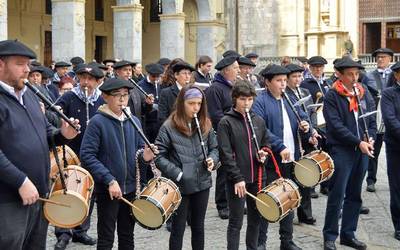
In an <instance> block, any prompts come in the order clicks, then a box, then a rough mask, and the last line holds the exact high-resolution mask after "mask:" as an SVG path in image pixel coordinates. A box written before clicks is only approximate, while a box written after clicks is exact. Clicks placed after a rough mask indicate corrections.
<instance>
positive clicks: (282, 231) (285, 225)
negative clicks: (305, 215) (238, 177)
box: [258, 163, 294, 245]
mask: <svg viewBox="0 0 400 250" xmlns="http://www.w3.org/2000/svg"><path fill="white" fill-rule="evenodd" d="M271 165H272V164H268V166H267V167H266V171H265V174H266V186H268V185H269V184H270V183H271V182H273V181H274V180H276V179H278V175H277V174H276V173H275V169H274V168H273V167H272V166H271ZM280 171H281V174H282V177H283V178H286V179H292V173H293V164H292V163H289V164H280ZM293 218H294V212H293V211H291V212H289V214H288V215H286V217H285V218H283V219H282V220H280V221H279V235H280V240H281V242H282V241H283V242H288V241H291V240H293ZM268 225H269V223H268V221H267V220H265V219H264V218H263V219H262V220H261V224H260V230H259V236H258V245H262V244H265V243H266V242H267V234H268Z"/></svg>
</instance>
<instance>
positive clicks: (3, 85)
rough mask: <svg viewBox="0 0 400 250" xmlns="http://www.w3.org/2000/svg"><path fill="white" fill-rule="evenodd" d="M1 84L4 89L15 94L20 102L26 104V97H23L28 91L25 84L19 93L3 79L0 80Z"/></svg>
mask: <svg viewBox="0 0 400 250" xmlns="http://www.w3.org/2000/svg"><path fill="white" fill-rule="evenodd" d="M0 86H1V87H3V89H5V90H6V91H7V92H8V93H9V94H10V95H12V96H14V97H15V98H17V100H18V102H19V103H20V104H21V105H22V106H23V105H24V99H23V98H22V97H23V96H24V94H25V92H26V88H27V87H26V86H24V88H23V89H22V90H21V91H19V93H18V94H19V95H17V93H16V92H15V89H14V87H11V86H10V85H8V84H6V83H4V82H3V81H0Z"/></svg>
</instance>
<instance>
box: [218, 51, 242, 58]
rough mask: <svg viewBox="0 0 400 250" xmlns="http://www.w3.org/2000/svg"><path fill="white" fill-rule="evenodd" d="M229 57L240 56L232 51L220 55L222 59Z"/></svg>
mask: <svg viewBox="0 0 400 250" xmlns="http://www.w3.org/2000/svg"><path fill="white" fill-rule="evenodd" d="M230 56H233V57H239V56H240V54H239V53H237V52H236V51H234V50H227V51H225V52H224V54H222V57H230Z"/></svg>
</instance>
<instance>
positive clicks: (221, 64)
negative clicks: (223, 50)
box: [215, 56, 237, 70]
mask: <svg viewBox="0 0 400 250" xmlns="http://www.w3.org/2000/svg"><path fill="white" fill-rule="evenodd" d="M236 60H237V56H227V57H224V58H222V59H221V60H220V61H219V62H218V63H217V65H215V69H216V70H222V69H223V68H226V67H228V66H229V65H231V64H233V63H234V62H236Z"/></svg>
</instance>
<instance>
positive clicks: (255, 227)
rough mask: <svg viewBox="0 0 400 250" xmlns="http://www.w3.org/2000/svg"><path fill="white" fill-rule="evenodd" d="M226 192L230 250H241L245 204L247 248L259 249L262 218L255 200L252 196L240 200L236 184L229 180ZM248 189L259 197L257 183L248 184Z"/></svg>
mask: <svg viewBox="0 0 400 250" xmlns="http://www.w3.org/2000/svg"><path fill="white" fill-rule="evenodd" d="M226 184H227V188H226V192H227V195H228V205H229V211H230V212H229V223H228V230H227V242H228V248H227V249H229V250H231V249H232V250H236V249H239V242H240V230H241V228H242V225H243V216H244V203H245V202H246V205H247V229H246V248H247V249H254V250H256V249H257V244H258V232H259V226H260V221H261V216H260V214H259V213H258V210H257V207H256V203H255V200H254V199H253V198H251V197H250V196H248V195H247V196H245V198H239V196H237V195H236V194H235V188H234V186H235V183H232V182H230V181H228V180H227V183H226ZM246 189H247V191H248V192H250V193H252V194H253V195H257V192H258V187H257V183H247V184H246Z"/></svg>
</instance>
